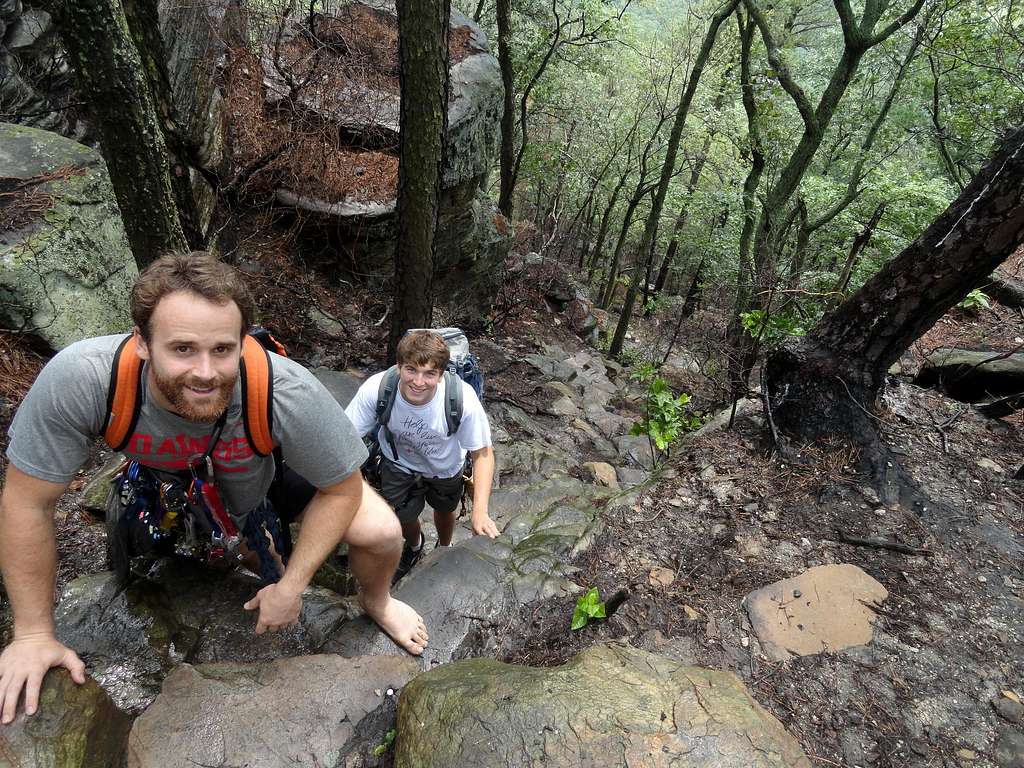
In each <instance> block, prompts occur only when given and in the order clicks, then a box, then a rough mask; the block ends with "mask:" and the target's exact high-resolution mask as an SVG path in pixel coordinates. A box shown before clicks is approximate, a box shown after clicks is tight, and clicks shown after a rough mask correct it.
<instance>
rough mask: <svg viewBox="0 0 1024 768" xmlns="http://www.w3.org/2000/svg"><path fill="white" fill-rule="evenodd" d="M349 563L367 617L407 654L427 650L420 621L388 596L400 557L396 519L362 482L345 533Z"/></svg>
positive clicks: (415, 615)
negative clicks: (360, 498)
mask: <svg viewBox="0 0 1024 768" xmlns="http://www.w3.org/2000/svg"><path fill="white" fill-rule="evenodd" d="M344 540H345V541H346V542H347V543H348V562H349V567H350V568H351V569H352V575H353V576H354V577H355V579H356V581H357V582H358V583H359V587H360V600H361V601H362V604H363V608H364V609H365V610H366V613H367V615H369V617H370V618H371V619H373V620H374V621H375V622H377V624H378V625H380V628H381V629H383V630H384V631H385V632H387V633H388V635H390V636H391V639H392V640H394V641H395V642H396V643H398V644H399V645H400V646H402V647H403V648H405V650H407V651H408V652H409V653H411V654H414V655H417V656H418V655H419V654H421V653H423V649H424V648H426V647H427V639H428V635H427V628H426V625H424V623H423V618H422V617H421V616H420V615H419V614H418V613H417V612H416V611H415V610H413V609H412V607H411V606H409V605H406V604H405V603H403V602H402V601H401V600H396V599H395V598H393V597H392V596H391V593H390V589H391V576H392V574H394V572H395V568H396V567H397V566H398V559H399V557H400V556H401V554H402V532H401V526H400V525H399V522H398V518H397V517H395V513H394V512H392V511H391V508H390V507H389V506H388V505H387V504H386V503H385V502H384V499H382V498H381V497H380V496H378V495H377V493H376V492H375V491H374V490H373V489H372V488H370V486H369V485H366V483H363V503H362V505H361V506H360V507H359V511H358V512H357V513H356V516H355V518H353V520H352V524H351V525H350V526H349V528H348V531H347V532H346V534H345V539H344Z"/></svg>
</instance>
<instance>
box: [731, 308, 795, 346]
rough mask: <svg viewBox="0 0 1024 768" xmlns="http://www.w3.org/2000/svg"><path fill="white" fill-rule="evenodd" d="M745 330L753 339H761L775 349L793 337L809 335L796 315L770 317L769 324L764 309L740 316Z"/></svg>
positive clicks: (764, 344) (763, 343) (762, 342)
mask: <svg viewBox="0 0 1024 768" xmlns="http://www.w3.org/2000/svg"><path fill="white" fill-rule="evenodd" d="M740 322H741V323H743V328H744V329H745V330H746V331H747V333H749V334H750V335H751V336H752V337H753V338H755V339H759V340H760V341H761V344H762V345H763V346H765V347H774V346H775V345H776V344H778V343H779V342H781V341H784V340H785V339H788V338H789V337H791V336H803V335H804V334H806V333H807V329H806V328H804V326H803V324H802V321H801V320H800V318H799V317H798V316H796V315H792V314H776V315H769V316H768V320H767V324H766V322H765V313H764V310H763V309H754V310H751V311H750V312H744V313H743V314H741V315H740Z"/></svg>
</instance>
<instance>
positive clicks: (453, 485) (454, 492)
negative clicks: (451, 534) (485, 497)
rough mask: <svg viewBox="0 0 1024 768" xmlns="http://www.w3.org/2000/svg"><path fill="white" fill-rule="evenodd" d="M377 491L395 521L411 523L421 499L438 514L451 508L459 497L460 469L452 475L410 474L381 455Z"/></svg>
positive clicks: (460, 498)
mask: <svg viewBox="0 0 1024 768" xmlns="http://www.w3.org/2000/svg"><path fill="white" fill-rule="evenodd" d="M380 493H381V496H383V497H384V500H385V501H386V502H387V503H388V504H390V505H391V507H392V508H393V509H394V510H395V514H396V515H398V520H399V522H401V523H403V524H405V523H411V522H413V521H414V520H416V518H418V517H419V516H420V512H422V511H423V505H424V503H427V504H429V505H430V506H431V508H432V509H433V510H434V511H435V512H440V513H441V514H447V513H448V512H454V511H455V508H456V507H458V506H459V502H460V501H461V500H462V473H461V472H459V474H457V475H456V476H455V477H423V476H422V475H412V474H409V473H408V472H406V471H405V470H404V469H402V468H401V467H399V466H398V465H397V464H395V463H393V462H391V461H388V460H387V459H386V458H384V457H383V456H381V459H380Z"/></svg>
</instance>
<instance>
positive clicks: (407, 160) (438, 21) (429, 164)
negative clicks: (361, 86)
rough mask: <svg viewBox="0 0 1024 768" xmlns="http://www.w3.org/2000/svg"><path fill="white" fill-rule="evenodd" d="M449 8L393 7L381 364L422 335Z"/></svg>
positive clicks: (410, 0)
mask: <svg viewBox="0 0 1024 768" xmlns="http://www.w3.org/2000/svg"><path fill="white" fill-rule="evenodd" d="M449 13H450V3H449V0H402V2H400V3H398V54H399V62H400V82H401V94H402V104H401V115H400V121H401V122H400V129H399V136H400V144H401V146H400V149H399V161H398V246H397V249H396V253H395V289H394V304H393V306H392V311H391V334H390V336H389V339H388V359H389V361H393V360H394V357H395V349H396V347H397V346H398V341H399V339H401V337H402V334H404V333H405V331H407V330H408V329H409V328H417V327H419V328H424V327H429V326H430V323H431V315H432V312H433V294H432V289H433V280H434V232H435V231H436V229H437V210H438V198H439V196H440V192H441V172H442V168H443V164H444V140H445V134H446V133H447V127H448V18H449Z"/></svg>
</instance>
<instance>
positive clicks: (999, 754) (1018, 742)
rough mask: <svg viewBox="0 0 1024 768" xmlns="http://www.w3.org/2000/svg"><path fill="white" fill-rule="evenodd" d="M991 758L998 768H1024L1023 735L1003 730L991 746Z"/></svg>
mask: <svg viewBox="0 0 1024 768" xmlns="http://www.w3.org/2000/svg"><path fill="white" fill-rule="evenodd" d="M992 758H993V759H994V760H995V762H996V765H998V766H999V768H1024V733H1021V732H1020V731H1018V730H1014V729H1012V728H1005V729H1003V731H1002V733H1000V734H999V736H998V738H996V743H995V744H994V745H993V746H992Z"/></svg>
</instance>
